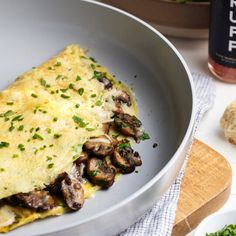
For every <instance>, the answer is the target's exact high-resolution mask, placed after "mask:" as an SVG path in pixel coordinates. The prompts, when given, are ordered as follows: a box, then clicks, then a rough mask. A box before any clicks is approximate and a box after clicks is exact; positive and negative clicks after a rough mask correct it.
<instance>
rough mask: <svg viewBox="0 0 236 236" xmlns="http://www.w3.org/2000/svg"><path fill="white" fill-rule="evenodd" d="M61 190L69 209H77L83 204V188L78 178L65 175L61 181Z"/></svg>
mask: <svg viewBox="0 0 236 236" xmlns="http://www.w3.org/2000/svg"><path fill="white" fill-rule="evenodd" d="M61 191H62V194H63V197H64V199H65V201H66V204H67V205H68V207H69V208H70V209H72V210H74V211H77V210H79V209H80V208H81V207H82V206H83V204H84V190H83V188H82V185H81V184H80V182H79V180H77V179H72V178H71V177H70V176H69V175H67V176H66V177H65V179H63V180H62V182H61Z"/></svg>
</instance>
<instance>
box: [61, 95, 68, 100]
mask: <svg viewBox="0 0 236 236" xmlns="http://www.w3.org/2000/svg"><path fill="white" fill-rule="evenodd" d="M61 97H62V98H64V99H68V98H70V96H67V95H65V94H61Z"/></svg>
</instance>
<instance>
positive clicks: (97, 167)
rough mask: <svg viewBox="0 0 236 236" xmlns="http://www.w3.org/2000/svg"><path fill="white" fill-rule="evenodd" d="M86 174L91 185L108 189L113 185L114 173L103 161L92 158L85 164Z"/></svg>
mask: <svg viewBox="0 0 236 236" xmlns="http://www.w3.org/2000/svg"><path fill="white" fill-rule="evenodd" d="M86 173H87V175H88V178H89V180H90V181H91V182H92V183H93V184H96V185H99V186H101V187H103V188H109V187H110V186H111V185H112V184H113V183H114V179H115V173H116V172H115V169H114V168H112V167H111V166H109V165H108V164H107V163H106V161H105V160H101V159H98V158H96V157H93V158H91V159H89V160H88V162H87V165H86Z"/></svg>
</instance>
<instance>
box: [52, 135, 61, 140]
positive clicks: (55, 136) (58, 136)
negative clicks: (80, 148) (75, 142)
mask: <svg viewBox="0 0 236 236" xmlns="http://www.w3.org/2000/svg"><path fill="white" fill-rule="evenodd" d="M53 137H54V138H55V139H58V138H60V137H61V134H54V135H53Z"/></svg>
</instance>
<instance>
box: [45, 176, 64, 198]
mask: <svg viewBox="0 0 236 236" xmlns="http://www.w3.org/2000/svg"><path fill="white" fill-rule="evenodd" d="M66 175H67V173H66V172H63V173H61V174H59V175H58V176H57V178H56V179H55V181H54V182H53V183H50V184H49V185H47V186H46V190H48V191H49V192H50V193H52V194H58V195H60V194H61V181H62V180H63V179H65V177H66Z"/></svg>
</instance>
